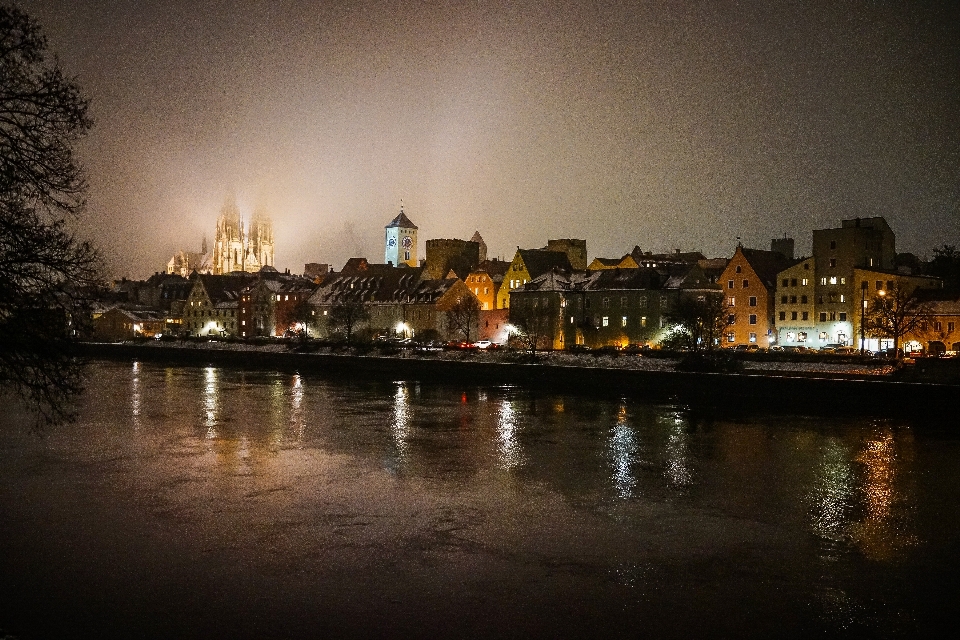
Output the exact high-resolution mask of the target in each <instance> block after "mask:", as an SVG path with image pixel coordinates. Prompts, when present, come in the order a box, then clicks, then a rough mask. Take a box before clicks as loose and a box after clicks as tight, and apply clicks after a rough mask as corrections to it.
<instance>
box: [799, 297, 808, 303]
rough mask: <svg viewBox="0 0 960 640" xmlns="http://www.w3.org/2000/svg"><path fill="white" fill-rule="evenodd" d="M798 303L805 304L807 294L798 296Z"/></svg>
mask: <svg viewBox="0 0 960 640" xmlns="http://www.w3.org/2000/svg"><path fill="white" fill-rule="evenodd" d="M800 304H807V296H800Z"/></svg>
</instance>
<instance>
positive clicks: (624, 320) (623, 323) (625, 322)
mask: <svg viewBox="0 0 960 640" xmlns="http://www.w3.org/2000/svg"><path fill="white" fill-rule="evenodd" d="M620 326H621V327H625V326H627V316H623V317H622V318H620Z"/></svg>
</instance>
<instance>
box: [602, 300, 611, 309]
mask: <svg viewBox="0 0 960 640" xmlns="http://www.w3.org/2000/svg"><path fill="white" fill-rule="evenodd" d="M603 308H604V309H609V308H610V298H604V299H603Z"/></svg>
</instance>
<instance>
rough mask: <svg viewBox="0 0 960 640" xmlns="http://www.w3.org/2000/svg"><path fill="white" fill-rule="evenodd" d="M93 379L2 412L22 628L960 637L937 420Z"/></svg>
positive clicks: (946, 471)
mask: <svg viewBox="0 0 960 640" xmlns="http://www.w3.org/2000/svg"><path fill="white" fill-rule="evenodd" d="M88 386H89V388H88V390H87V392H86V393H85V394H84V396H83V398H82V400H81V402H80V406H79V416H78V420H77V422H76V423H74V424H70V425H66V426H61V427H55V428H47V429H46V430H45V431H43V432H41V433H39V434H38V433H36V432H35V431H33V430H32V423H31V421H30V419H29V417H28V416H27V415H25V414H23V413H20V412H19V411H18V409H17V408H16V405H15V404H14V403H12V402H6V403H5V406H6V407H7V409H6V410H5V411H4V414H3V416H2V418H0V576H2V579H0V630H2V631H3V632H6V633H7V634H10V635H11V636H13V637H16V638H47V637H59V638H63V637H139V638H287V637H290V638H297V637H386V636H390V637H558V636H563V637H584V636H607V637H631V638H632V637H704V636H708V635H713V636H716V635H722V636H727V637H788V638H789V637H796V638H801V637H811V636H817V635H828V636H841V637H842V636H846V637H858V636H868V637H913V636H916V635H930V634H933V633H934V631H936V630H938V629H939V628H940V627H941V625H942V624H944V623H945V622H948V623H950V624H951V625H952V624H953V623H954V622H955V621H954V620H953V617H954V616H955V611H956V603H957V602H958V596H960V587H958V580H957V578H956V576H957V573H958V569H960V542H958V540H960V535H958V531H960V527H958V525H960V501H958V500H957V498H956V488H957V487H958V486H960V436H958V434H957V432H956V431H950V430H947V429H946V428H944V427H943V426H935V425H928V424H927V423H925V422H921V421H919V420H914V421H911V420H910V419H909V418H898V419H896V420H894V419H883V418H877V417H875V416H874V417H870V418H856V417H851V416H850V415H845V416H842V417H837V418H830V417H824V416H823V415H819V416H817V417H804V416H803V415H783V414H779V415H769V414H751V413H744V412H738V413H737V414H736V415H735V416H733V417H731V416H726V415H724V414H722V413H718V412H714V411H711V410H706V409H703V408H700V409H696V410H694V409H690V408H689V407H686V406H682V405H669V404H652V403H644V402H641V401H639V400H636V399H624V400H617V399H615V398H609V397H603V398H595V397H589V396H569V395H563V394H552V393H550V392H547V391H544V390H543V389H540V390H535V391H534V390H529V389H524V388H520V387H515V386H483V385H478V384H475V383H470V384H457V383H455V382H452V381H451V382H447V383H438V382H430V383H427V382H419V383H418V382H417V381H412V380H396V381H389V380H377V381H365V380H363V379H362V378H359V377H355V378H352V379H329V378H324V377H321V376H312V375H310V376H308V375H298V374H294V373H274V372H252V371H242V370H239V369H235V368H234V369H232V368H215V367H208V368H203V367H171V366H163V365H158V364H147V363H141V362H126V363H123V362H94V363H93V364H92V365H91V367H90V378H89V385H88ZM811 401H813V402H815V399H812V400H811ZM0 637H3V634H2V633H0Z"/></svg>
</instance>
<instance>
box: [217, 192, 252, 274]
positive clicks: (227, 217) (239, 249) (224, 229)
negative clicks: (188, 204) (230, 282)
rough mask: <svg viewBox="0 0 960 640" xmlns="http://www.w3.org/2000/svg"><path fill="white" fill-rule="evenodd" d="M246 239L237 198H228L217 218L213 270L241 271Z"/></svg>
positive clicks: (222, 271) (221, 272) (223, 271)
mask: <svg viewBox="0 0 960 640" xmlns="http://www.w3.org/2000/svg"><path fill="white" fill-rule="evenodd" d="M243 258H244V241H243V225H242V223H241V222H240V209H239V208H238V207H237V201H236V199H235V198H233V197H230V198H227V201H226V202H224V204H223V208H222V209H221V210H220V217H219V218H217V235H216V238H215V239H214V241H213V272H214V273H215V274H224V273H230V272H231V271H239V270H241V269H242V268H243V267H242V265H243Z"/></svg>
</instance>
